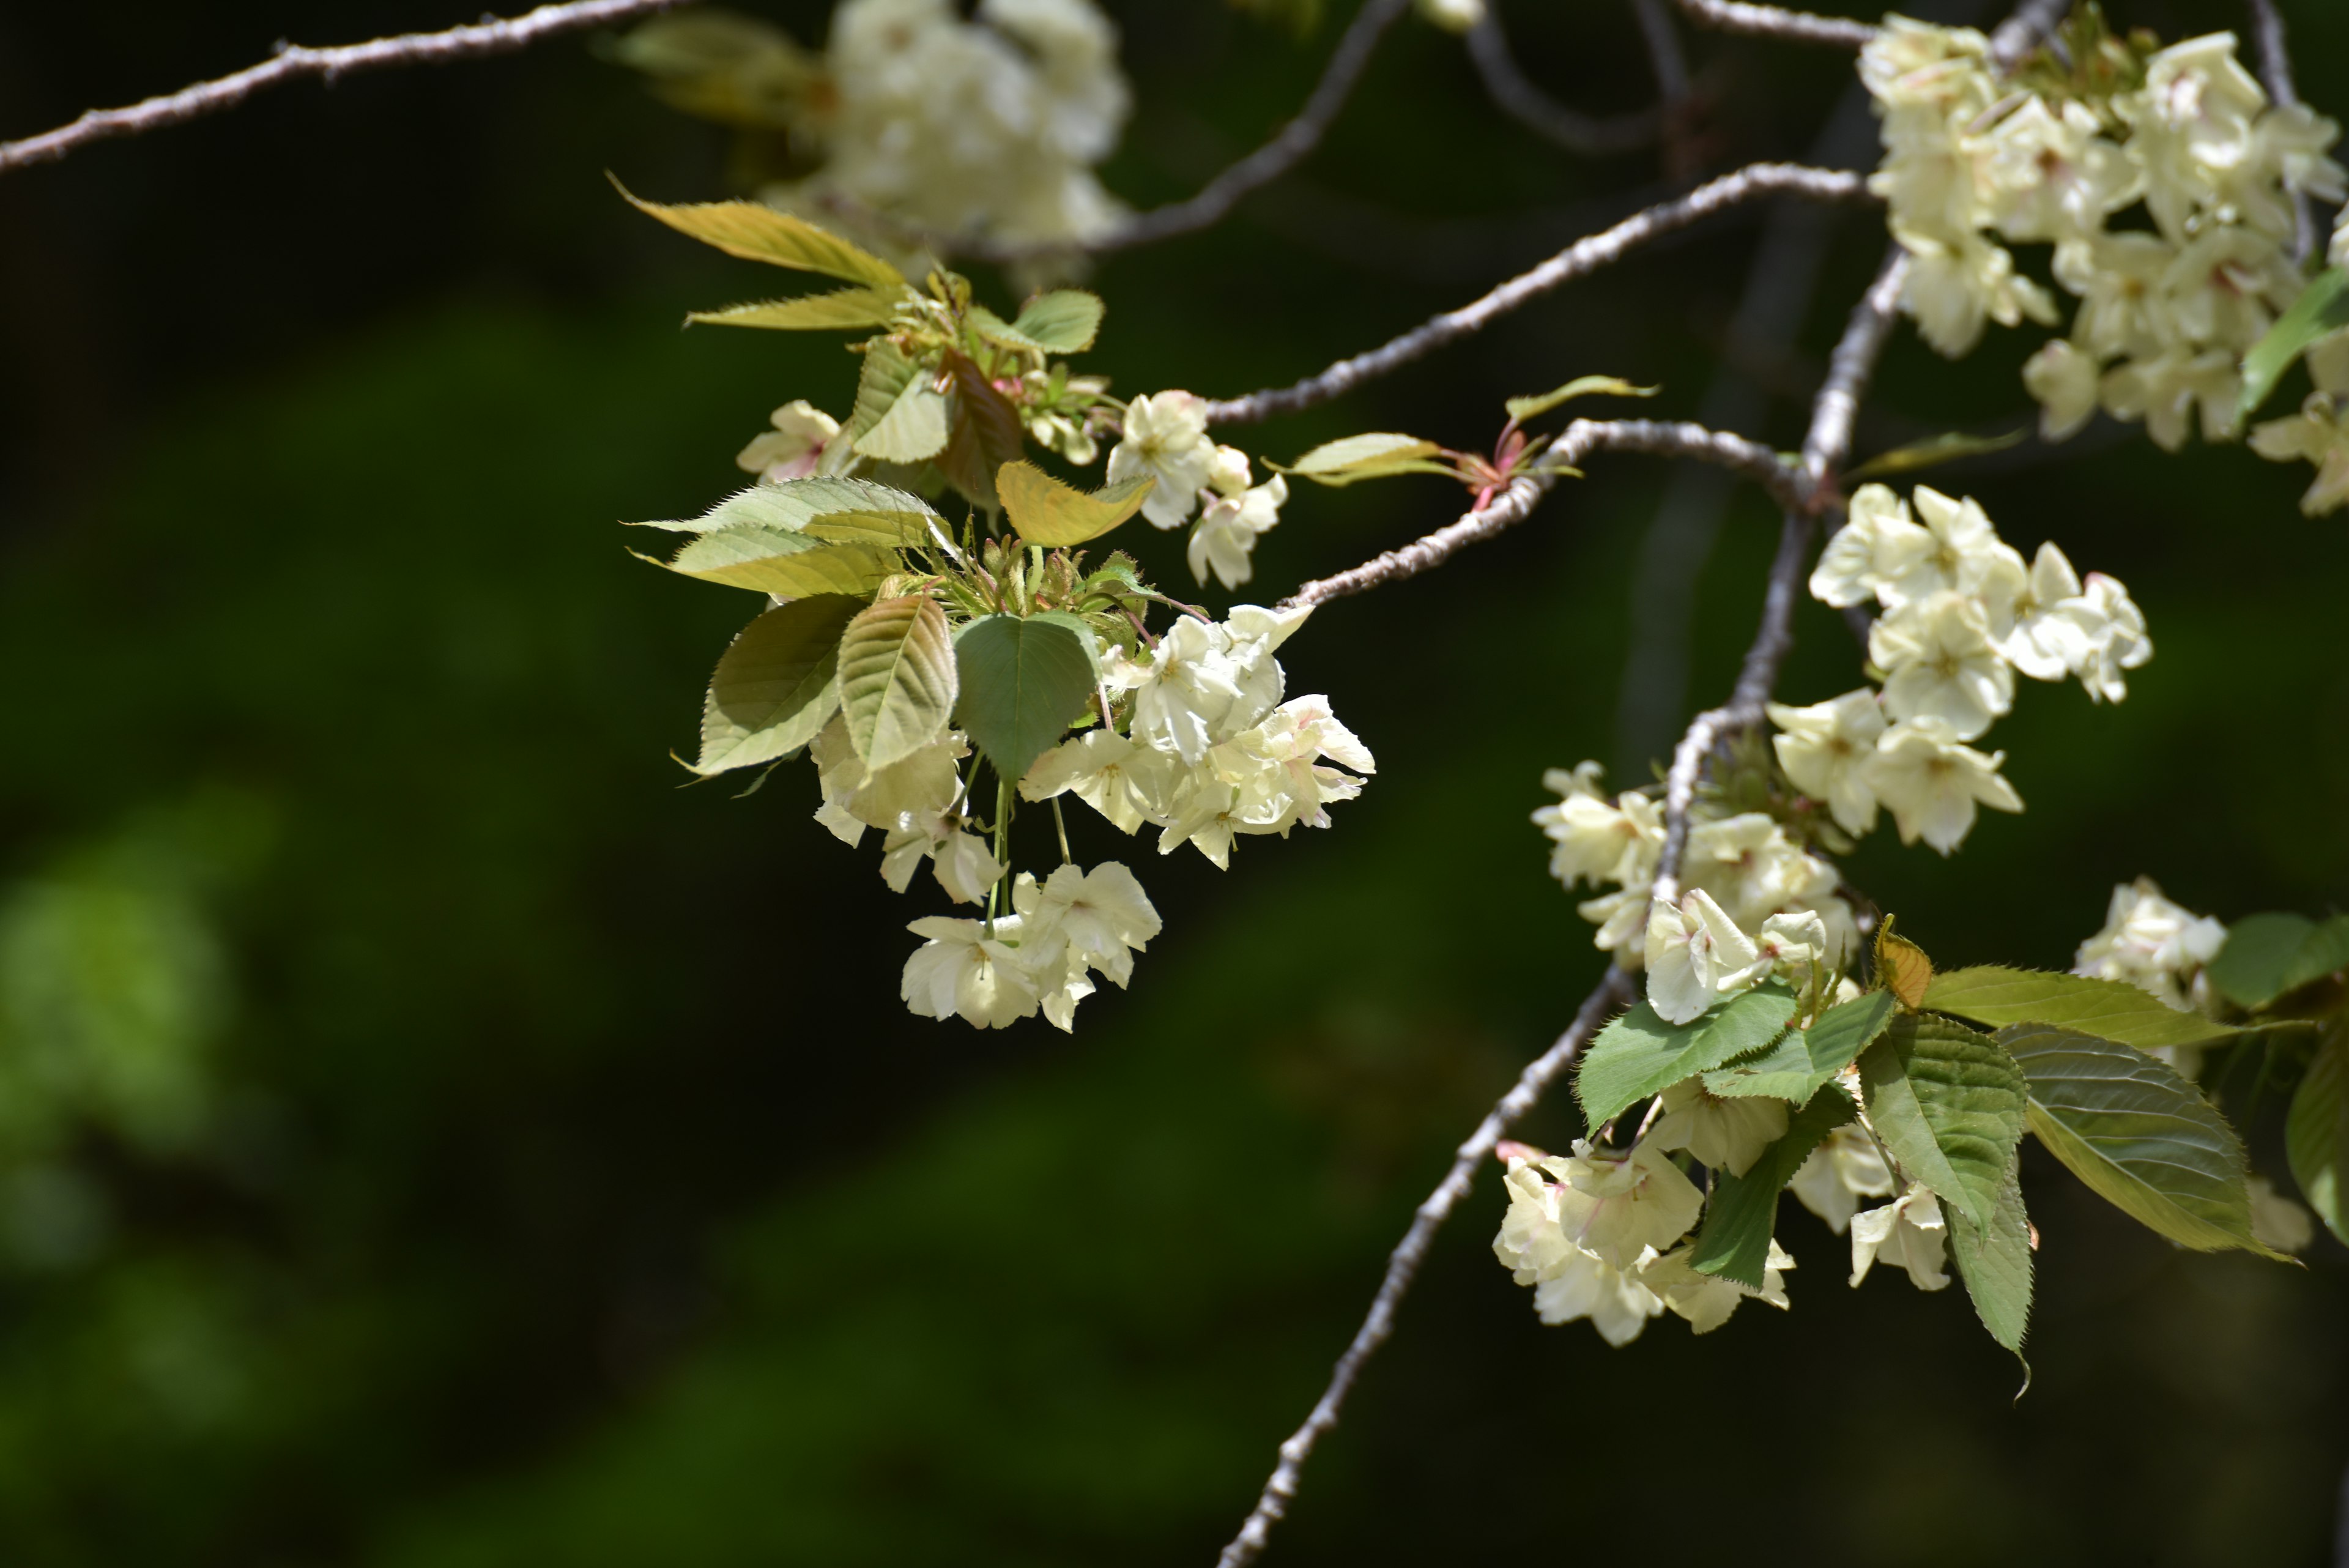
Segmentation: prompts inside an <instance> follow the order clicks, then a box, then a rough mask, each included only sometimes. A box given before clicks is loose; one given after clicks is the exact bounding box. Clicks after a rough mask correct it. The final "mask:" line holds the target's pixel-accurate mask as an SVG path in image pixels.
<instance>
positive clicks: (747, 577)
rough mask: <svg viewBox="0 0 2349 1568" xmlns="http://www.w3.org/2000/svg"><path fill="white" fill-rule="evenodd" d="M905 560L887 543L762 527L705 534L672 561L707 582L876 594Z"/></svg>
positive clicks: (765, 589) (790, 594)
mask: <svg viewBox="0 0 2349 1568" xmlns="http://www.w3.org/2000/svg"><path fill="white" fill-rule="evenodd" d="M903 566H904V563H903V562H901V561H900V560H899V559H898V556H897V553H896V552H895V550H892V549H887V548H885V547H883V546H881V545H827V544H823V543H821V542H819V541H817V540H814V539H812V538H810V537H809V536H808V535H805V534H792V533H786V532H784V531H783V530H781V529H778V528H758V527H733V528H721V529H719V530H718V531H716V532H714V533H709V534H704V535H701V536H700V537H699V538H698V539H696V540H694V541H693V542H692V543H691V544H689V545H687V546H686V547H685V548H684V549H682V550H679V551H678V553H677V558H676V559H675V560H673V561H670V562H669V563H668V568H669V570H670V571H673V572H678V573H681V574H683V575H684V576H688V577H698V578H700V579H701V580H702V581H703V582H706V583H723V584H725V585H726V586H727V587H732V588H750V589H753V590H755V591H757V592H759V593H762V594H774V595H777V596H779V597H783V598H787V599H799V598H807V597H811V596H812V595H816V594H846V595H849V596H851V597H855V598H858V599H864V598H870V597H872V596H873V591H874V589H875V588H877V587H880V586H881V581H882V579H883V578H885V577H886V576H889V575H890V574H891V573H893V572H896V571H900V570H902V569H903Z"/></svg>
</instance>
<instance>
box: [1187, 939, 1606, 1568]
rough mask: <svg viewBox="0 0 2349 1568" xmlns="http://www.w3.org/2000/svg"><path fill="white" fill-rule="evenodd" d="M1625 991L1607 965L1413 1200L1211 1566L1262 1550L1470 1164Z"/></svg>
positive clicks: (1471, 1175)
mask: <svg viewBox="0 0 2349 1568" xmlns="http://www.w3.org/2000/svg"><path fill="white" fill-rule="evenodd" d="M1631 995H1632V989H1631V977H1630V975H1628V974H1626V973H1625V972H1624V971H1622V970H1621V969H1619V968H1610V969H1609V970H1608V971H1607V976H1606V978H1605V979H1603V980H1601V981H1599V985H1598V988H1597V989H1596V990H1594V991H1592V992H1591V993H1590V994H1589V995H1588V996H1587V997H1585V998H1583V1001H1582V1006H1581V1007H1580V1008H1579V1009H1578V1010H1577V1012H1575V1015H1574V1022H1573V1023H1570V1024H1568V1026H1567V1030H1566V1033H1563V1034H1561V1035H1559V1036H1558V1037H1557V1044H1554V1045H1552V1046H1551V1047H1550V1048H1549V1049H1548V1050H1547V1051H1545V1052H1543V1053H1542V1054H1540V1055H1539V1056H1537V1057H1536V1058H1534V1060H1533V1061H1532V1062H1531V1063H1529V1064H1527V1065H1526V1070H1525V1071H1524V1072H1523V1073H1521V1074H1519V1075H1518V1076H1517V1081H1516V1085H1515V1086H1513V1087H1512V1088H1511V1089H1510V1090H1509V1092H1508V1093H1507V1094H1506V1095H1504V1096H1501V1099H1500V1102H1499V1103H1498V1104H1497V1105H1495V1106H1494V1107H1493V1108H1492V1109H1491V1110H1490V1111H1488V1112H1486V1113H1485V1119H1484V1120H1483V1121H1481V1122H1479V1123H1477V1124H1476V1130H1475V1132H1473V1133H1471V1134H1469V1135H1468V1140H1467V1141H1466V1142H1465V1143H1463V1144H1462V1145H1461V1146H1460V1147H1459V1148H1458V1150H1457V1151H1455V1153H1454V1157H1453V1160H1452V1168H1451V1169H1450V1170H1448V1171H1446V1172H1444V1179H1443V1181H1441V1182H1440V1183H1438V1184H1437V1186H1436V1189H1435V1190H1434V1191H1433V1192H1431V1193H1429V1194H1428V1195H1427V1198H1426V1200H1425V1201H1424V1202H1423V1203H1421V1204H1420V1206H1419V1208H1418V1210H1416V1211H1415V1212H1414V1213H1413V1216H1412V1221H1411V1229H1410V1230H1408V1231H1404V1232H1403V1238H1402V1241H1400V1242H1398V1243H1397V1244H1396V1246H1395V1250H1394V1251H1392V1253H1390V1254H1389V1255H1388V1258H1387V1272H1386V1278H1385V1279H1384V1280H1383V1281H1381V1282H1380V1285H1379V1293H1378V1294H1377V1295H1376V1296H1374V1297H1372V1298H1371V1310H1370V1313H1369V1314H1368V1315H1367V1316H1365V1317H1364V1318H1363V1319H1362V1326H1361V1328H1359V1329H1357V1330H1355V1331H1354V1338H1353V1343H1351V1344H1350V1345H1347V1346H1346V1354H1345V1355H1341V1356H1340V1357H1339V1358H1338V1366H1337V1369H1336V1370H1335V1371H1334V1372H1333V1373H1331V1375H1330V1386H1329V1387H1327V1388H1326V1389H1324V1390H1323V1391H1322V1394H1321V1397H1320V1399H1319V1401H1318V1402H1316V1404H1315V1405H1314V1407H1313V1413H1312V1414H1311V1415H1309V1416H1308V1417H1306V1418H1305V1424H1304V1425H1303V1426H1301V1427H1299V1428H1297V1430H1296V1431H1295V1432H1294V1433H1292V1434H1290V1436H1289V1438H1288V1441H1287V1442H1285V1443H1283V1444H1281V1445H1280V1463H1279V1465H1278V1467H1277V1468H1276V1469H1274V1470H1273V1472H1272V1479H1271V1480H1268V1481H1266V1482H1265V1483H1264V1491H1263V1492H1262V1494H1261V1495H1259V1496H1258V1497H1257V1504H1256V1507H1255V1508H1254V1509H1253V1510H1251V1511H1249V1513H1248V1516H1247V1521H1246V1522H1245V1523H1243V1524H1242V1525H1241V1526H1240V1532H1239V1533H1238V1534H1237V1536H1234V1537H1233V1538H1232V1542H1231V1544H1230V1545H1228V1546H1226V1547H1225V1548H1224V1553H1223V1556H1222V1557H1221V1558H1219V1559H1218V1560H1217V1568H1246V1565H1247V1563H1253V1562H1255V1561H1256V1559H1257V1553H1259V1552H1262V1551H1263V1550H1264V1547H1265V1542H1266V1541H1267V1540H1268V1538H1269V1536H1270V1535H1271V1533H1272V1527H1273V1526H1274V1525H1275V1524H1277V1523H1278V1522H1279V1521H1280V1519H1281V1517H1282V1516H1283V1515H1284V1514H1286V1513H1287V1512H1288V1504H1289V1502H1290V1501H1292V1500H1293V1499H1295V1497H1296V1496H1297V1478H1298V1474H1299V1471H1301V1470H1302V1469H1304V1468H1305V1461H1306V1460H1307V1459H1309V1458H1311V1457H1312V1453H1313V1447H1314V1445H1315V1444H1316V1443H1318V1442H1319V1441H1320V1439H1321V1438H1322V1435H1323V1434H1324V1433H1326V1432H1328V1431H1329V1430H1330V1428H1332V1427H1335V1426H1336V1425H1337V1424H1338V1413H1339V1410H1340V1408H1341V1407H1343V1406H1344V1405H1345V1403H1346V1396H1347V1395H1349V1394H1350V1393H1351V1392H1353V1387H1354V1380H1355V1379H1356V1378H1357V1377H1359V1376H1361V1371H1362V1366H1363V1364H1364V1363H1366V1362H1368V1361H1369V1360H1370V1358H1371V1356H1372V1355H1376V1354H1377V1353H1378V1349H1379V1346H1380V1345H1384V1344H1385V1343H1386V1340H1387V1336H1388V1335H1389V1334H1392V1333H1393V1332H1394V1314H1395V1309H1396V1308H1397V1307H1398V1306H1400V1305H1401V1304H1402V1298H1403V1296H1404V1295H1405V1294H1406V1293H1409V1291H1410V1290H1411V1286H1412V1282H1413V1280H1415V1279H1416V1278H1417V1277H1418V1275H1419V1269H1420V1265H1421V1264H1422V1263H1423V1262H1426V1261H1427V1251H1428V1248H1429V1247H1430V1246H1431V1245H1433V1242H1434V1241H1435V1233H1436V1231H1439V1230H1441V1229H1442V1228H1443V1225H1444V1220H1448V1219H1450V1218H1451V1217H1452V1210H1454V1209H1455V1208H1457V1207H1458V1206H1459V1203H1460V1200H1461V1199H1464V1198H1465V1197H1467V1196H1468V1189H1469V1188H1470V1187H1471V1186H1472V1185H1474V1183H1475V1179H1476V1170H1477V1168H1478V1167H1479V1166H1481V1165H1483V1164H1484V1163H1485V1160H1486V1159H1488V1158H1491V1156H1492V1153H1493V1149H1494V1147H1495V1145H1497V1144H1498V1143H1499V1142H1500V1141H1501V1135H1502V1134H1503V1133H1505V1132H1506V1131H1508V1130H1509V1128H1510V1127H1511V1126H1512V1125H1513V1124H1515V1123H1516V1121H1517V1119H1518V1118H1519V1117H1521V1116H1524V1115H1525V1114H1526V1112H1527V1111H1529V1110H1531V1109H1533V1108H1534V1106H1535V1105H1536V1104H1537V1102H1539V1100H1540V1099H1541V1097H1542V1096H1543V1094H1544V1093H1546V1092H1547V1090H1548V1088H1549V1086H1550V1085H1551V1084H1553V1083H1555V1082H1556V1081H1557V1078H1558V1077H1559V1075H1561V1074H1563V1073H1564V1072H1565V1071H1566V1070H1567V1068H1568V1067H1569V1066H1571V1065H1572V1064H1573V1063H1574V1059H1575V1058H1576V1057H1577V1056H1578V1055H1579V1054H1581V1051H1582V1047H1583V1045H1584V1044H1586V1043H1587V1042H1588V1040H1589V1038H1590V1036H1591V1035H1592V1034H1594V1033H1597V1032H1598V1029H1599V1024H1600V1023H1602V1022H1603V1021H1604V1020H1605V1019H1606V1017H1607V1015H1608V1014H1609V1012H1613V1011H1614V1010H1615V1009H1616V1008H1618V1007H1621V1006H1624V1005H1626V1004H1627V1003H1629V1002H1630V1000H1631Z"/></svg>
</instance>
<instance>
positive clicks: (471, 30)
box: [0, 0, 681, 173]
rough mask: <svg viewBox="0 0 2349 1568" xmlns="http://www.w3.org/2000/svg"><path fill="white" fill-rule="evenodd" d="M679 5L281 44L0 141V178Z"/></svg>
mask: <svg viewBox="0 0 2349 1568" xmlns="http://www.w3.org/2000/svg"><path fill="white" fill-rule="evenodd" d="M680 3H681V0H574V3H573V4H570V5H541V6H539V7H538V8H537V9H536V10H534V11H531V12H529V13H527V14H525V15H523V16H515V17H512V18H510V19H501V18H499V17H495V16H489V17H484V18H483V19H482V20H481V21H480V22H477V23H474V24H472V25H471V26H463V27H450V28H449V29H448V30H446V31H445V32H440V33H403V34H401V35H399V36H398V37H391V38H378V39H375V40H374V41H373V42H371V43H366V44H345V45H343V46H341V47H336V48H327V49H313V48H309V47H305V46H304V45H301V44H281V45H279V46H278V49H277V53H276V56H275V57H274V58H271V59H268V60H264V61H263V62H262V63H261V64H260V65H257V66H249V67H246V68H245V69H243V70H241V71H238V72H237V73H235V74H234V75H233V76H225V77H222V78H218V79H217V80H214V81H208V82H199V83H197V84H196V85H195V86H193V87H188V88H181V89H180V90H179V91H178V92H175V93H167V94H165V95H164V96H162V97H160V98H150V99H146V100H144V101H143V102H140V103H135V104H132V105H130V106H129V108H127V109H91V110H90V111H89V112H88V113H87V114H85V115H83V116H82V117H81V118H80V119H77V120H75V121H74V122H73V123H72V124H70V125H61V126H59V127H58V128H57V130H48V131H44V132H42V133H41V134H40V135H38V136H28V137H26V138H25V139H24V140H21V141H8V142H0V173H5V172H6V171H9V170H11V169H21V168H23V167H24V166H25V165H26V164H27V163H46V162H47V161H51V160H53V159H57V158H63V157H64V156H65V155H66V154H67V153H68V152H71V151H74V150H75V149H76V148H78V147H82V146H85V145H87V144H88V143H89V142H92V141H102V140H106V139H107V138H108V137H111V136H136V135H138V134H139V133H140V132H141V131H147V130H159V129H160V128H161V127H163V126H167V125H180V124H182V123H184V122H186V121H188V120H191V119H200V118H202V116H204V115H207V114H217V113H219V112H220V111H221V110H222V109H234V108H235V107H236V106H237V105H238V104H241V103H243V101H244V100H245V99H248V98H250V97H252V96H253V95H254V93H256V92H259V91H261V90H262V89H263V88H273V87H276V86H277V85H278V84H280V83H281V82H290V81H294V80H296V79H297V78H303V77H317V78H321V79H323V80H325V81H326V82H328V83H329V84H331V83H333V82H334V81H335V80H336V78H340V77H344V76H347V75H349V74H351V73H352V72H354V71H372V70H381V69H384V68H386V67H391V66H437V65H446V64H448V63H449V62H450V61H452V60H466V59H473V58H476V57H481V56H483V55H504V54H511V53H512V52H513V51H515V50H517V49H525V48H528V47H530V46H531V45H533V44H535V43H537V42H538V41H539V40H540V39H542V38H551V37H554V36H557V35H558V34H562V33H575V32H577V31H578V30H580V29H581V28H583V27H595V26H603V25H604V24H605V23H608V22H625V21H626V20H627V19H628V18H630V17H632V16H646V15H648V14H649V13H651V12H655V11H665V10H667V9H668V8H669V7H671V6H673V5H678V4H680Z"/></svg>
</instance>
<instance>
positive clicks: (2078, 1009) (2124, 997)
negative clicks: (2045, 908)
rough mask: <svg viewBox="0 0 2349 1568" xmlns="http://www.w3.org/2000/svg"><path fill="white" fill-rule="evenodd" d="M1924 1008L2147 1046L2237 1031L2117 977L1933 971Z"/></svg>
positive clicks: (1993, 967)
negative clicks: (2046, 1026) (2045, 1025)
mask: <svg viewBox="0 0 2349 1568" xmlns="http://www.w3.org/2000/svg"><path fill="white" fill-rule="evenodd" d="M1925 1005H1926V1006H1927V1007H1929V1008H1931V1009H1932V1010H1933V1011H1935V1012H1949V1013H1954V1014H1955V1015H1957V1016H1958V1017H1960V1018H1970V1019H1971V1020H1973V1021H1974V1022H1975V1023H1984V1024H1988V1025H1990V1026H1992V1028H1996V1027H1998V1026H1999V1025H2001V1024H2006V1023H2054V1024H2058V1025H2061V1026H2063V1027H2064V1028H2068V1029H2078V1030H2081V1031H2084V1032H2085V1033H2091V1034H2096V1035H2101V1036H2102V1037H2104V1038H2105V1039H2106V1040H2118V1041H2120V1042H2121V1043H2122V1044H2127V1045H2136V1046H2139V1047H2141V1048H2143V1049H2146V1050H2151V1049H2153V1048H2155V1047H2156V1046H2160V1045H2207V1044H2212V1043H2213V1042H2216V1041H2222V1040H2228V1039H2231V1038H2232V1037H2233V1036H2234V1034H2235V1031H2234V1030H2232V1029H2230V1028H2228V1027H2227V1026H2226V1025H2225V1024H2223V1023H2212V1022H2211V1021H2210V1020H2209V1019H2207V1018H2205V1017H2203V1016H2202V1015H2201V1014H2200V1013H2199V1012H2178V1010H2177V1009H2176V1008H2174V1007H2170V1006H2168V1005H2167V1004H2165V1003H2164V1002H2162V1001H2161V1000H2160V999H2159V998H2158V997H2156V996H2154V995H2153V994H2152V993H2150V992H2143V991H2139V990H2138V989H2137V987H2136V986H2133V985H2124V984H2122V983H2121V982H2120V981H2114V980H2089V979H2086V978H2085V977H2083V976H2080V975H2076V974H2048V973H2044V972H2042V971H2037V970H2023V969H2007V968H2004V967H2002V966H2001V965H1998V964H1982V965H1979V966H1977V967H1975V968H1973V969H1958V970H1951V971H1949V972H1948V973H1947V974H1937V975H1935V976H1934V977H1933V983H1932V984H1931V985H1930V986H1929V987H1927V988H1926V991H1925Z"/></svg>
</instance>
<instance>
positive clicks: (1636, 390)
mask: <svg viewBox="0 0 2349 1568" xmlns="http://www.w3.org/2000/svg"><path fill="white" fill-rule="evenodd" d="M1662 390H1663V389H1662V388H1661V387H1635V386H1633V385H1631V383H1630V382H1629V381H1627V380H1624V379H1622V378H1621V377H1620V376H1577V377H1576V378H1575V379H1573V380H1571V381H1568V383H1567V384H1566V385H1565V386H1563V387H1559V388H1557V389H1556V390H1554V391H1548V392H1544V393H1542V394H1541V396H1539V397H1537V398H1511V399H1510V400H1508V401H1507V402H1506V403H1503V404H1502V405H1501V406H1502V407H1503V408H1505V409H1506V410H1509V417H1510V418H1511V419H1513V420H1515V421H1517V422H1518V423H1519V424H1523V423H1525V422H1526V421H1527V420H1530V419H1535V418H1537V417H1539V416H1540V415H1543V414H1546V413H1547V412H1549V411H1550V410H1552V409H1554V408H1556V407H1557V406H1558V404H1560V403H1563V402H1566V401H1568V400H1571V399H1574V398H1588V397H1591V396H1593V395H1600V396H1605V397H1609V398H1652V397H1654V396H1655V395H1656V394H1657V393H1658V392H1661V391H1662ZM1754 1288H1755V1289H1757V1290H1758V1289H1760V1288H1761V1287H1760V1286H1758V1285H1757V1286H1755V1287H1754Z"/></svg>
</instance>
